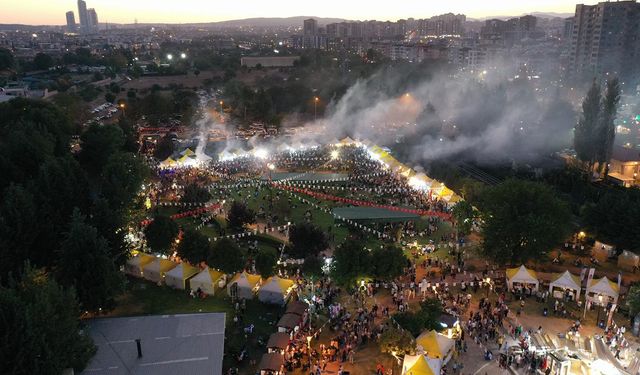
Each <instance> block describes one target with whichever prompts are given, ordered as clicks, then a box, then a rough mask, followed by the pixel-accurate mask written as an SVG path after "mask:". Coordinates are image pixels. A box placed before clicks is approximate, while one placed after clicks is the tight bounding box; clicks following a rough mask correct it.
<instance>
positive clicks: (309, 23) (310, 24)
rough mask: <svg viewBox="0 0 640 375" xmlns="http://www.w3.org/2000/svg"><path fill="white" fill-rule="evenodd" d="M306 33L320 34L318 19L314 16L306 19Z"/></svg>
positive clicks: (304, 27)
mask: <svg viewBox="0 0 640 375" xmlns="http://www.w3.org/2000/svg"><path fill="white" fill-rule="evenodd" d="M303 29H304V35H317V34H318V21H316V20H314V19H313V18H309V19H308V20H304V26H303Z"/></svg>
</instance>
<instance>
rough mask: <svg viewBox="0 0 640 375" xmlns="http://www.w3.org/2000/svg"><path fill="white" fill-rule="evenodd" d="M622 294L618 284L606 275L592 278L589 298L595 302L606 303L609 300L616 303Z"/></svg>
mask: <svg viewBox="0 0 640 375" xmlns="http://www.w3.org/2000/svg"><path fill="white" fill-rule="evenodd" d="M619 294H620V288H619V287H618V284H616V283H614V282H613V281H610V280H609V279H607V277H606V276H604V277H603V278H601V279H593V280H591V284H590V285H588V286H587V297H586V298H587V300H588V301H591V303H593V304H598V305H600V304H601V305H605V306H606V304H607V303H609V302H613V303H616V302H617V301H618V296H619ZM601 297H602V298H601Z"/></svg>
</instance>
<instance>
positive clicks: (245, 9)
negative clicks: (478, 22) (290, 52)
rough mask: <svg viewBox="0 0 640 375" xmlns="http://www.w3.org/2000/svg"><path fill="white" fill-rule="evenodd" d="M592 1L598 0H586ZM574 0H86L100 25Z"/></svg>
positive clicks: (53, 3) (533, 6)
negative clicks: (95, 12) (94, 11)
mask: <svg viewBox="0 0 640 375" xmlns="http://www.w3.org/2000/svg"><path fill="white" fill-rule="evenodd" d="M583 3H585V4H594V3H597V1H585V2H583ZM575 4H576V1H575V0H536V1H524V0H484V1H479V0H450V1H440V0H438V1H434V0H402V1H380V0H378V1H364V0H347V1H345V0H321V1H303V0H273V1H265V0H244V1H220V0H87V7H88V8H96V11H97V12H98V17H99V19H100V22H101V23H104V22H114V23H132V22H133V21H134V19H136V18H137V19H138V22H141V23H142V22H159V23H186V22H210V21H222V20H229V19H238V18H251V17H289V16H318V17H338V18H346V19H353V20H365V19H377V20H396V19H399V18H408V17H413V18H425V17H430V16H433V15H437V14H441V13H447V12H454V13H464V14H466V15H467V16H469V17H476V18H482V17H487V16H500V15H520V14H524V13H531V12H559V13H573V11H574V9H575ZM0 9H1V10H2V11H1V12H0V23H21V24H48V25H62V24H64V23H65V18H64V14H65V12H66V11H68V10H73V11H74V13H75V14H76V22H77V21H78V15H77V6H76V1H74V0H0Z"/></svg>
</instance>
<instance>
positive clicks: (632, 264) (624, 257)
mask: <svg viewBox="0 0 640 375" xmlns="http://www.w3.org/2000/svg"><path fill="white" fill-rule="evenodd" d="M638 266H640V256H638V254H634V253H632V252H631V251H628V250H624V251H623V252H622V254H620V255H619V256H618V268H621V269H623V270H625V271H634V270H635V269H637V268H638Z"/></svg>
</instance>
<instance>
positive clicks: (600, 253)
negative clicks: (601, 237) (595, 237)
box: [591, 241, 616, 261]
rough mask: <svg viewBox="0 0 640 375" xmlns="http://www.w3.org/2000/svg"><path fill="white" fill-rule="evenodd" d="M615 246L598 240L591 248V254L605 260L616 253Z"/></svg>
mask: <svg viewBox="0 0 640 375" xmlns="http://www.w3.org/2000/svg"><path fill="white" fill-rule="evenodd" d="M615 250H616V249H615V247H613V246H612V245H607V244H606V243H603V242H600V241H596V242H595V243H594V244H593V248H591V255H593V257H594V258H597V259H598V260H600V261H605V260H607V258H610V257H612V256H614V255H615Z"/></svg>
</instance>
